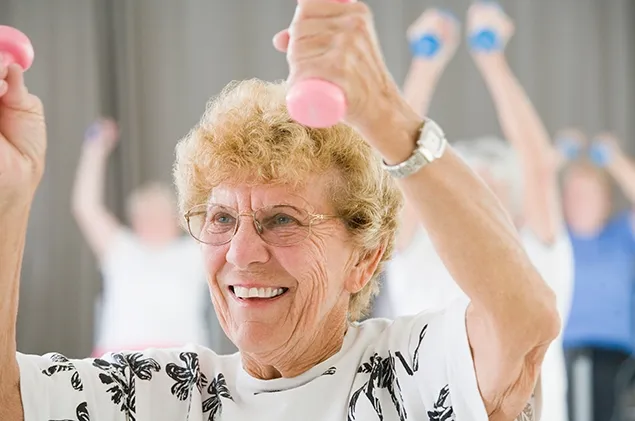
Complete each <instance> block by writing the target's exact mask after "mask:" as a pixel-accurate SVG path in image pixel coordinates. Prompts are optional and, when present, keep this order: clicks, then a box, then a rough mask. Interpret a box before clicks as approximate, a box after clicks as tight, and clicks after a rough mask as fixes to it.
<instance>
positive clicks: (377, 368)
mask: <svg viewBox="0 0 635 421" xmlns="http://www.w3.org/2000/svg"><path fill="white" fill-rule="evenodd" d="M427 329H428V325H425V326H424V327H423V329H422V330H421V332H420V334H419V341H418V343H417V346H416V348H415V350H414V352H413V358H412V362H411V364H408V362H407V361H406V359H405V358H404V356H403V355H402V353H401V352H399V351H397V352H395V355H394V356H393V355H392V353H391V352H390V351H389V352H388V356H387V357H382V356H380V355H378V354H376V353H375V354H373V355H372V356H371V357H370V360H369V361H367V362H365V363H363V364H362V365H361V366H360V367H359V368H358V369H357V372H358V373H364V374H368V377H369V378H368V381H366V383H364V384H363V385H362V387H360V388H359V389H357V390H356V391H355V392H354V393H353V395H352V396H351V400H350V402H349V406H348V421H354V420H355V419H356V418H355V413H356V410H357V403H358V400H359V398H360V396H362V395H364V396H365V397H366V399H368V401H369V402H370V404H371V405H372V406H373V408H374V409H375V413H376V414H377V417H378V418H379V420H380V421H383V419H384V412H383V408H382V405H381V401H380V399H379V398H378V397H377V396H376V392H377V390H380V389H384V390H387V391H388V394H389V395H390V398H391V401H392V404H393V406H394V408H395V411H396V412H397V415H398V416H399V420H400V421H405V420H407V419H408V414H407V413H406V409H405V407H404V404H403V397H402V395H401V386H400V385H399V379H398V377H397V370H396V364H395V360H396V359H398V360H399V361H400V362H401V364H402V366H403V368H404V370H405V371H406V373H407V374H408V375H409V376H412V375H414V373H415V372H417V371H418V370H419V348H420V347H421V343H422V341H423V338H424V337H425V335H426V331H427Z"/></svg>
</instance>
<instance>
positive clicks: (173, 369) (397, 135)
mask: <svg viewBox="0 0 635 421" xmlns="http://www.w3.org/2000/svg"><path fill="white" fill-rule="evenodd" d="M371 22H372V20H371V16H370V12H369V10H368V8H367V6H365V5H364V4H362V3H352V4H341V3H336V2H321V1H309V0H307V1H301V2H300V5H299V7H298V10H297V11H296V14H295V16H294V20H293V22H292V24H291V27H290V29H289V30H288V31H283V32H281V33H280V34H278V35H277V36H276V37H275V39H274V42H275V45H276V47H277V48H278V49H279V50H282V51H287V57H288V60H289V66H290V78H289V83H290V84H293V83H294V82H295V81H298V80H302V79H305V78H310V77H319V78H322V79H325V80H329V81H332V82H334V83H337V84H338V85H340V86H341V87H342V88H343V90H344V92H345V94H346V97H347V99H348V106H349V107H348V113H347V116H346V121H345V122H344V123H345V124H341V125H337V126H336V127H332V128H329V129H319V130H315V129H309V128H307V127H303V126H301V125H299V124H297V123H295V122H293V121H291V119H290V118H289V116H288V114H287V111H286V109H285V94H286V86H287V85H285V84H280V85H275V84H267V83H262V82H258V81H250V82H245V83H241V84H237V85H233V86H232V87H231V88H229V89H227V90H225V91H224V92H223V93H222V94H221V95H220V96H219V97H218V98H217V99H216V100H215V101H214V102H213V103H211V105H210V107H209V109H208V110H207V112H206V113H205V116H204V117H203V119H202V120H201V122H200V124H199V125H198V126H197V127H196V128H194V130H192V132H191V133H190V134H189V135H188V136H187V137H186V138H185V139H184V140H183V141H182V142H181V143H180V144H179V146H178V158H177V163H176V166H175V172H176V181H177V185H178V189H179V195H180V206H181V208H182V210H183V212H184V216H185V220H186V221H187V224H188V226H189V229H190V231H191V233H192V235H193V236H194V237H195V238H196V239H197V240H199V242H200V243H201V247H202V253H203V254H204V257H205V261H206V266H207V273H208V282H209V285H210V289H211V291H212V299H213V302H214V306H215V308H216V311H217V314H218V316H219V319H220V321H221V324H222V325H223V327H224V329H225V331H226V332H227V334H228V336H229V337H230V338H231V339H232V340H233V342H234V343H235V344H236V345H237V347H238V348H239V350H240V352H239V353H237V354H234V355H231V356H218V355H216V354H214V353H213V352H212V351H210V350H208V349H204V348H200V347H195V346H192V347H189V348H184V349H173V350H158V349H152V350H148V351H147V352H143V353H120V354H108V355H106V356H104V357H103V359H96V360H90V359H89V360H68V359H66V358H64V357H63V356H61V355H57V354H53V355H48V356H44V357H40V356H29V355H22V354H19V353H17V354H16V345H15V321H16V309H17V301H18V289H19V273H20V270H19V269H20V260H21V255H22V251H23V245H24V238H25V230H26V222H27V214H28V209H29V206H30V204H31V200H32V197H33V193H34V191H35V188H36V185H37V184H38V181H39V179H40V175H41V174H42V170H43V161H44V149H45V147H44V144H45V130H44V124H43V118H42V113H41V106H40V105H39V101H38V100H37V99H36V98H35V97H33V96H31V95H29V94H28V93H27V92H26V89H25V87H24V85H23V79H22V72H21V71H20V69H19V68H17V67H15V66H11V67H9V69H8V70H7V69H5V68H3V69H2V77H3V79H4V82H3V83H2V84H0V94H2V98H1V100H0V101H1V102H0V103H1V104H2V105H1V107H2V108H0V113H1V115H2V119H0V133H2V135H3V137H2V139H1V141H0V147H1V148H2V152H1V154H0V156H2V160H1V161H0V165H1V166H0V174H1V176H0V197H1V198H2V200H0V226H1V227H2V228H1V229H2V236H0V261H1V262H2V264H1V266H0V287H1V290H0V294H1V296H2V297H6V298H5V300H4V305H3V306H2V308H1V310H2V313H1V314H2V319H0V320H2V324H1V325H0V327H1V329H2V330H1V331H0V341H1V342H0V345H1V346H2V348H1V351H0V356H1V358H2V359H1V360H0V379H1V380H0V391H1V392H0V418H1V419H2V420H3V421H4V420H7V421H15V420H22V419H23V418H24V419H25V420H37V421H40V420H44V419H48V420H51V419H58V420H59V419H79V420H89V419H93V420H118V421H119V420H121V421H123V420H183V421H185V420H191V421H202V420H232V421H234V420H253V419H259V420H298V419H304V420H344V419H349V420H382V419H383V420H400V421H401V420H407V419H410V420H420V419H426V418H427V419H432V420H448V419H458V420H486V419H488V417H489V419H491V420H511V419H513V418H515V417H516V416H518V415H519V414H520V413H521V412H522V411H523V409H524V408H525V407H526V405H527V402H529V401H530V398H531V395H532V391H533V389H534V385H535V383H536V380H537V377H538V373H539V371H540V365H541V361H542V359H543V356H544V354H545V351H546V350H547V347H548V346H549V344H550V342H551V341H552V340H553V339H554V338H555V337H556V336H557V334H558V331H559V328H560V321H559V317H558V315H557V310H556V304H555V297H554V294H553V292H552V291H551V289H550V288H549V287H548V286H547V285H546V284H545V282H544V281H543V280H542V278H541V277H540V275H539V274H538V273H537V272H536V270H535V269H534V268H533V266H532V264H531V263H530V262H529V260H528V258H527V256H526V254H525V252H524V251H523V248H522V246H521V244H520V242H519V239H518V236H517V234H516V232H515V230H514V227H513V224H512V222H511V221H510V219H509V217H508V215H507V214H506V213H505V211H504V210H503V209H502V208H501V205H500V203H499V201H498V200H496V198H495V197H494V196H493V195H492V194H491V193H490V192H489V190H488V188H487V187H486V186H485V185H484V184H483V183H482V182H481V181H480V180H479V179H478V178H477V177H475V175H474V173H473V172H472V171H471V170H469V168H468V167H467V166H466V165H465V164H464V163H463V161H462V160H461V159H459V158H458V157H457V156H456V155H455V153H454V152H453V151H452V149H451V148H447V147H445V145H446V140H445V138H444V137H443V134H442V132H441V130H440V129H439V127H438V126H437V125H436V124H435V123H434V122H432V121H430V120H425V121H422V119H421V118H420V117H419V116H418V115H417V113H416V112H414V111H413V110H412V109H411V108H410V107H409V106H408V105H407V103H406V101H405V100H404V99H403V98H402V97H401V96H400V93H399V89H398V88H397V86H396V85H395V84H394V82H393V81H392V79H391V77H390V75H389V73H388V71H387V70H386V66H385V64H384V63H383V60H382V56H381V52H380V50H379V48H378V46H377V41H376V35H375V31H374V29H373V26H372V23H371ZM380 156H381V159H380ZM382 160H383V162H382ZM394 178H396V179H397V180H398V181H394V180H393V179H394ZM399 189H401V192H403V193H404V194H405V195H406V196H407V197H408V200H409V201H410V202H411V203H412V204H413V206H414V207H415V209H416V210H417V215H418V217H419V218H420V219H421V221H422V223H423V224H424V225H425V226H426V228H427V230H428V232H429V233H430V235H431V236H432V237H433V239H434V242H435V246H436V247H437V248H438V250H439V254H440V255H441V256H442V258H443V259H444V261H445V262H446V265H447V266H448V268H449V269H450V271H451V272H452V273H453V275H454V276H455V278H456V280H457V282H458V283H459V285H460V287H461V288H462V289H463V290H464V291H465V292H466V294H467V296H468V297H469V300H468V299H465V300H459V301H457V302H456V303H455V304H454V305H453V306H450V307H449V308H447V309H445V310H443V311H440V312H424V313H421V314H418V315H415V316H411V317H407V318H402V319H399V320H396V321H394V322H391V321H387V320H369V321H367V322H363V323H358V322H356V320H357V319H358V318H359V317H360V315H361V314H362V313H363V312H364V310H365V309H366V308H367V307H368V304H369V301H370V299H371V297H372V296H373V294H374V293H375V292H376V291H377V274H378V271H379V270H380V269H381V266H382V264H383V263H384V262H385V260H386V259H388V258H389V256H390V253H391V250H392V246H393V239H394V233H395V230H396V226H397V215H398V211H399V207H400V201H401V199H400V197H401V193H400V191H399ZM16 355H17V358H16ZM529 410H531V408H529Z"/></svg>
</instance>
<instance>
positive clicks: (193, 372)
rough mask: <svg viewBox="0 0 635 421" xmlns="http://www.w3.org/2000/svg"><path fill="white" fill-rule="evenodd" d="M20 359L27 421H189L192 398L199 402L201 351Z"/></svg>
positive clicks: (22, 356) (23, 400)
mask: <svg viewBox="0 0 635 421" xmlns="http://www.w3.org/2000/svg"><path fill="white" fill-rule="evenodd" d="M17 360H18V364H19V367H20V388H21V394H22V403H23V407H24V420H25V421H41V420H71V419H73V420H74V419H77V420H89V419H100V420H109V421H128V420H134V419H141V418H142V419H175V420H176V419H187V418H188V414H189V410H190V406H191V405H192V404H193V402H192V400H196V399H198V400H199V401H200V394H197V393H196V392H197V391H196V386H197V384H199V385H200V384H201V382H200V380H201V373H200V371H199V354H198V353H197V352H181V353H178V352H176V351H174V352H170V351H167V350H162V351H158V350H157V351H148V352H145V353H122V354H107V355H106V356H104V358H103V359H83V360H71V359H68V358H66V357H64V356H62V355H60V354H47V355H44V356H35V355H25V354H21V353H18V354H17ZM198 407H199V408H200V406H198Z"/></svg>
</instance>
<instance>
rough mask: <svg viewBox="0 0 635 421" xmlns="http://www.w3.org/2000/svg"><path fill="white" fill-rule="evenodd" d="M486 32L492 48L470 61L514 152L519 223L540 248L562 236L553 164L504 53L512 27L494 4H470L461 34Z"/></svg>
mask: <svg viewBox="0 0 635 421" xmlns="http://www.w3.org/2000/svg"><path fill="white" fill-rule="evenodd" d="M483 29H488V30H491V31H493V32H494V33H495V34H497V38H498V46H497V47H496V48H494V49H491V50H490V49H482V48H473V47H472V48H471V52H472V56H473V58H474V61H475V63H476V66H477V68H478V69H479V70H480V72H481V74H482V76H483V78H484V79H485V83H486V85H487V88H488V89H489V92H490V94H491V96H492V98H493V100H494V105H495V107H496V111H497V114H498V120H499V122H500V125H501V129H502V131H503V134H504V135H505V137H506V138H507V140H508V141H509V142H510V143H511V145H512V147H513V148H514V149H515V150H516V151H517V153H518V156H519V158H520V165H521V171H522V177H523V219H524V222H525V224H526V226H527V227H528V228H529V229H530V230H531V231H532V232H533V233H534V234H535V235H536V236H537V237H538V239H539V240H540V241H541V242H543V243H544V244H551V243H553V241H554V240H555V237H556V235H557V234H558V233H559V232H561V231H562V228H563V218H562V214H561V211H560V201H559V191H558V181H557V171H558V163H557V156H556V153H555V150H554V148H553V147H552V146H551V142H550V138H549V134H548V132H547V130H546V129H545V126H544V124H543V122H542V120H541V119H540V116H539V115H538V113H537V112H536V109H535V108H534V106H533V105H532V103H531V101H530V99H529V97H528V96H527V94H526V93H525V91H524V89H523V87H522V86H521V84H520V83H519V82H518V80H517V79H516V77H515V75H514V73H513V72H512V70H511V68H510V66H509V64H508V62H507V60H506V58H505V54H504V48H505V45H506V44H507V41H508V40H509V39H510V37H511V36H512V35H513V33H514V25H513V23H512V22H511V20H510V19H509V17H508V16H507V15H505V13H504V12H503V10H502V9H501V8H500V7H499V6H498V5H497V4H495V3H485V2H482V3H475V4H474V5H472V6H471V7H470V9H469V10H468V14H467V34H468V36H469V37H473V36H474V34H475V33H477V32H479V31H481V30H483Z"/></svg>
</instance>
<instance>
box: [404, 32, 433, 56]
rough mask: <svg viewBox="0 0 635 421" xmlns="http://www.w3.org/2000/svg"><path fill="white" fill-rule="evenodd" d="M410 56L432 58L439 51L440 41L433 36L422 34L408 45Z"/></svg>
mask: <svg viewBox="0 0 635 421" xmlns="http://www.w3.org/2000/svg"><path fill="white" fill-rule="evenodd" d="M410 51H411V52H412V55H413V56H415V57H420V58H428V59H429V58H433V57H435V56H436V55H437V54H439V51H441V40H440V39H439V37H437V36H436V35H434V34H424V35H422V36H421V37H419V39H417V40H415V41H413V42H411V43H410Z"/></svg>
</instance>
